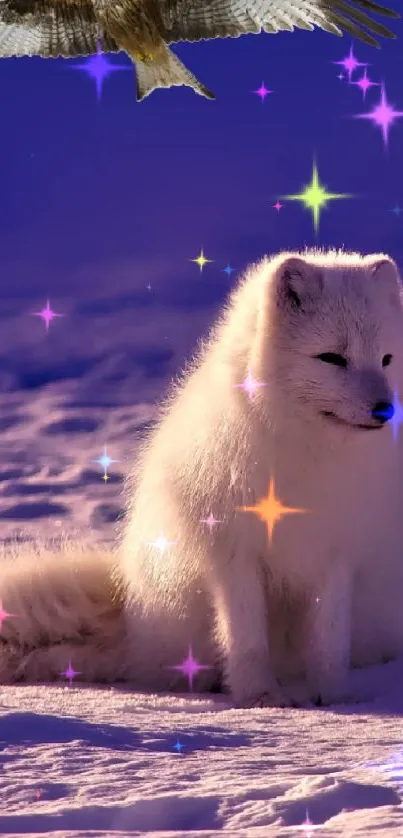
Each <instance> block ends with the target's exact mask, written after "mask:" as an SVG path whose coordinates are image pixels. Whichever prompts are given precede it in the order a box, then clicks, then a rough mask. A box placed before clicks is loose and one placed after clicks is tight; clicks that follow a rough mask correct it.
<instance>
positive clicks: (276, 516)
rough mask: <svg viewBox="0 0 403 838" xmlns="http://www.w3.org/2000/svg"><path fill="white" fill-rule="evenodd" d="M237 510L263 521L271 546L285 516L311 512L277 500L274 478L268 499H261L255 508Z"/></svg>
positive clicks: (242, 507) (238, 507)
mask: <svg viewBox="0 0 403 838" xmlns="http://www.w3.org/2000/svg"><path fill="white" fill-rule="evenodd" d="M237 510H238V511H239V512H253V513H254V514H255V515H257V517H258V518H259V519H260V520H261V521H264V523H265V524H267V534H268V537H269V544H271V539H272V536H273V530H274V525H275V523H276V522H277V521H280V520H281V518H283V517H284V516H285V515H292V514H294V513H299V512H309V511H310V510H309V509H294V508H293V507H291V506H284V504H283V503H282V502H281V500H279V498H276V495H275V491H274V478H273V477H272V478H271V480H270V484H269V493H268V495H266V497H264V498H261V500H260V501H259V503H257V504H256V505H255V506H237Z"/></svg>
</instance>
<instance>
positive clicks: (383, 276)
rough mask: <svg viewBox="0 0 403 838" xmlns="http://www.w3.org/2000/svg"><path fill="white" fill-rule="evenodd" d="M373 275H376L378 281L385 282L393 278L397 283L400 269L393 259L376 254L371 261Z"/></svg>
mask: <svg viewBox="0 0 403 838" xmlns="http://www.w3.org/2000/svg"><path fill="white" fill-rule="evenodd" d="M370 265H371V271H372V275H373V276H375V277H376V280H377V282H378V281H379V282H385V280H386V281H388V280H389V281H390V280H392V282H394V283H395V284H396V282H397V281H398V280H399V279H400V278H399V271H398V267H397V265H396V262H394V260H393V259H390V258H389V257H385V256H375V258H374V259H372V260H371V262H370Z"/></svg>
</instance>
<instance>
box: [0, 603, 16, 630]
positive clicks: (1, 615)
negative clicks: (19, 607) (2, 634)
mask: <svg viewBox="0 0 403 838" xmlns="http://www.w3.org/2000/svg"><path fill="white" fill-rule="evenodd" d="M16 616H17V615H16V614H9V613H8V611H5V610H4V608H3V600H2V599H0V631H1V630H2V628H3V622H4V620H6V619H7V617H16Z"/></svg>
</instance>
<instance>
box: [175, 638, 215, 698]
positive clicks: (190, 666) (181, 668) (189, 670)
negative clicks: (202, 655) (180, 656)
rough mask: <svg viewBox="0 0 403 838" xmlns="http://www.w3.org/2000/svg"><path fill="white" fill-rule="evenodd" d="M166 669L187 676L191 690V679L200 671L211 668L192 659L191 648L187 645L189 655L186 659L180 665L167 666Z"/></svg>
mask: <svg viewBox="0 0 403 838" xmlns="http://www.w3.org/2000/svg"><path fill="white" fill-rule="evenodd" d="M167 669H176V670H178V672H183V674H184V675H187V677H188V681H189V690H190V691H192V690H193V678H194V676H195V675H197V673H198V672H200V670H201V669H212V667H211V666H207V665H206V664H202V663H198V661H197V660H196V658H194V657H193V652H192V647H191V646H190V645H189V653H188V656H187V658H185V660H184V661H182V663H178V664H176V666H168V667H167Z"/></svg>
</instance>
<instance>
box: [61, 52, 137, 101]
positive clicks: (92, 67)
mask: <svg viewBox="0 0 403 838" xmlns="http://www.w3.org/2000/svg"><path fill="white" fill-rule="evenodd" d="M68 69H69V70H80V71H81V72H82V73H86V75H87V76H89V78H90V79H93V80H94V81H95V89H96V93H97V99H98V102H99V101H100V100H101V96H102V91H103V86H104V81H105V79H107V78H108V76H111V75H112V74H113V73H116V72H120V71H121V70H126V72H127V71H128V70H131V69H132V68H131V67H127V66H123V64H113V63H112V61H109V59H108V58H107V57H106V56H105V55H104V53H103V52H102V50H101V49H100V48H99V47H98V50H97V52H96V53H95V55H91V56H90V57H89V58H87V59H86V60H85V61H84V62H83V63H82V64H71V65H70V66H69V68H68Z"/></svg>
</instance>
